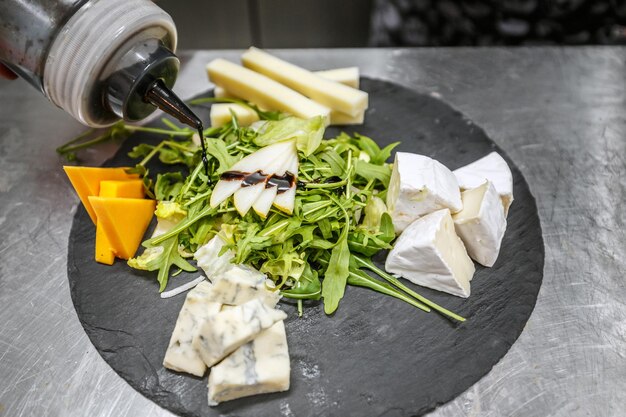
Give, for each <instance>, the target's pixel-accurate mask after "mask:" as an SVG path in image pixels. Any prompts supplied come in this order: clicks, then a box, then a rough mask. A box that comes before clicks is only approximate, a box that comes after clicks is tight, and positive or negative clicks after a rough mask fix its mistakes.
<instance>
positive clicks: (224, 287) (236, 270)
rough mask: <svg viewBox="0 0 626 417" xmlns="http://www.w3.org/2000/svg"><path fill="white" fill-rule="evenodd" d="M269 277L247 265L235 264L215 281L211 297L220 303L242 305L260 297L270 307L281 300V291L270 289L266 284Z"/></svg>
mask: <svg viewBox="0 0 626 417" xmlns="http://www.w3.org/2000/svg"><path fill="white" fill-rule="evenodd" d="M266 280H267V277H266V276H265V274H263V273H262V272H259V271H257V270H256V269H254V268H251V267H249V266H246V265H233V267H232V268H230V269H228V270H227V271H226V272H224V273H223V274H222V275H221V276H220V277H219V279H217V280H216V281H215V283H214V284H213V287H212V288H211V291H210V294H209V295H208V296H209V298H210V299H211V300H213V301H215V302H218V303H220V304H228V305H241V304H243V303H245V302H248V301H250V300H252V299H255V298H256V299H259V300H261V301H263V302H264V303H265V304H266V305H268V306H270V307H274V306H276V304H277V303H278V300H280V292H279V291H270V290H268V289H267V287H266V285H265V281H266Z"/></svg>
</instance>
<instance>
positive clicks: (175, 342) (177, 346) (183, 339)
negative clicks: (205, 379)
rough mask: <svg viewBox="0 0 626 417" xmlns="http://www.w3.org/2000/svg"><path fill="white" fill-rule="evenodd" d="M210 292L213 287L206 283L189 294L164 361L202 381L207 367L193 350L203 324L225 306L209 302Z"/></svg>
mask: <svg viewBox="0 0 626 417" xmlns="http://www.w3.org/2000/svg"><path fill="white" fill-rule="evenodd" d="M210 292H211V284H209V283H208V282H207V281H204V282H201V283H200V284H198V285H197V286H196V287H195V288H194V289H193V290H191V291H189V294H187V298H185V303H184V304H183V307H182V308H181V309H180V313H179V314H178V319H177V320H176V326H175V327H174V331H173V332H172V337H171V338H170V343H169V345H168V347H167V351H166V352H165V358H164V359H163V366H165V367H166V368H168V369H172V370H174V371H178V372H186V373H188V374H192V375H196V376H200V377H201V376H203V375H204V372H205V371H206V368H207V367H206V365H205V363H204V362H203V361H202V358H201V357H200V355H199V354H198V352H197V351H196V349H194V348H193V346H192V340H193V336H194V334H195V333H196V332H197V331H198V329H199V325H200V323H202V322H203V321H204V320H205V319H207V318H208V317H210V316H213V315H215V314H217V313H219V311H220V308H221V304H220V303H216V302H214V301H210V300H209V297H208V295H209V294H210Z"/></svg>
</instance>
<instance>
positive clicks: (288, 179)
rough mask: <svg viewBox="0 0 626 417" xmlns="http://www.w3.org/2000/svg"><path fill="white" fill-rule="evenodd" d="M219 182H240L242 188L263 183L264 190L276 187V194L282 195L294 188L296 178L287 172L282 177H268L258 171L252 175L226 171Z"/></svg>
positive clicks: (274, 175)
mask: <svg viewBox="0 0 626 417" xmlns="http://www.w3.org/2000/svg"><path fill="white" fill-rule="evenodd" d="M220 180H223V181H241V187H242V188H243V187H250V186H252V185H256V184H260V183H262V182H265V188H272V187H277V190H276V192H277V193H278V194H282V193H284V192H286V191H287V190H289V189H290V188H291V187H293V186H294V184H295V183H296V176H295V175H294V174H292V173H291V172H289V171H287V172H285V173H284V174H283V175H278V174H271V175H268V174H264V173H263V172H261V171H260V170H259V171H255V172H252V173H249V172H241V171H226V172H224V173H223V174H222V175H221V176H220Z"/></svg>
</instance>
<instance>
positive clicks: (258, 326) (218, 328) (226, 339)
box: [192, 299, 287, 366]
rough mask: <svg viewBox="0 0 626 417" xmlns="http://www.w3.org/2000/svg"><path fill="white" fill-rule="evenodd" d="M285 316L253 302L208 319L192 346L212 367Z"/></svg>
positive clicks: (280, 312)
mask: <svg viewBox="0 0 626 417" xmlns="http://www.w3.org/2000/svg"><path fill="white" fill-rule="evenodd" d="M286 317H287V315H286V314H285V312H283V311H280V310H275V309H273V308H271V307H268V306H267V305H266V304H264V303H263V302H262V301H261V300H258V299H253V300H250V301H248V302H246V303H244V304H242V305H240V306H236V307H232V308H229V309H227V310H224V311H221V312H219V313H218V314H215V315H212V316H209V317H207V318H206V320H204V322H203V324H202V325H201V326H200V329H199V331H198V332H197V333H196V334H195V335H194V337H193V342H192V346H193V347H194V348H195V349H196V350H197V351H198V353H199V354H200V357H201V358H202V360H203V361H204V363H205V364H206V365H207V366H213V365H215V364H216V363H218V362H219V361H221V360H222V359H223V358H225V357H226V356H227V355H228V354H229V353H231V352H233V351H234V350H235V349H237V348H238V347H240V346H242V345H244V344H246V343H248V342H249V341H251V340H252V339H254V337H255V336H256V335H258V334H259V333H260V332H262V331H263V330H265V329H267V328H269V327H271V326H272V325H273V324H274V323H276V322H277V321H280V320H284V319H285V318H286Z"/></svg>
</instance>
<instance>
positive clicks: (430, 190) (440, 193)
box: [387, 152, 463, 234]
mask: <svg viewBox="0 0 626 417" xmlns="http://www.w3.org/2000/svg"><path fill="white" fill-rule="evenodd" d="M387 208H388V210H389V213H390V214H391V219H392V220H393V226H394V228H395V230H396V233H398V234H399V233H401V232H402V231H403V230H404V229H406V228H407V227H408V226H409V225H410V224H411V223H413V222H414V221H415V220H417V219H418V218H420V217H421V216H424V215H426V214H429V213H432V212H434V211H437V210H441V209H444V208H448V209H450V211H451V212H452V213H456V212H457V211H460V210H461V209H462V208H463V204H462V202H461V192H460V191H459V184H458V182H457V180H456V177H455V176H454V174H453V173H452V171H450V170H449V169H448V168H446V167H445V166H444V165H443V164H441V163H440V162H438V161H435V160H434V159H432V158H429V157H427V156H424V155H418V154H414V153H407V152H398V153H396V158H395V160H394V162H393V170H392V172H391V179H390V180H389V189H388V191H387Z"/></svg>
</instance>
